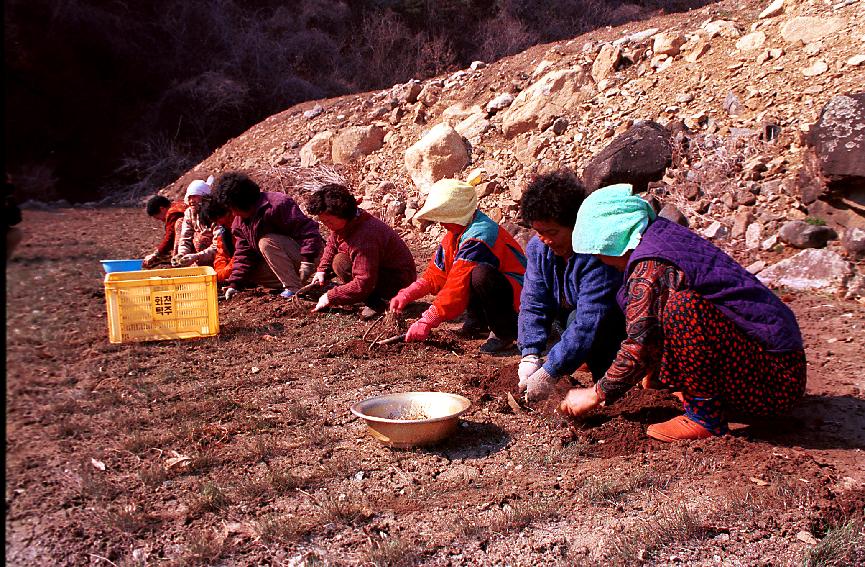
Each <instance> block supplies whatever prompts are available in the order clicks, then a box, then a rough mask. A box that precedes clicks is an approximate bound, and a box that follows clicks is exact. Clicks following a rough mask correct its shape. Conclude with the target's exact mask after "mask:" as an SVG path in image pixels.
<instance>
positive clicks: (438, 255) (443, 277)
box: [421, 211, 526, 320]
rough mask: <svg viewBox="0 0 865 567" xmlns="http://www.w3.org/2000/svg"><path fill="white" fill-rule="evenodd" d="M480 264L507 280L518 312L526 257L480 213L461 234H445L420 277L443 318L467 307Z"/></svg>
mask: <svg viewBox="0 0 865 567" xmlns="http://www.w3.org/2000/svg"><path fill="white" fill-rule="evenodd" d="M477 264H489V265H490V266H493V267H495V268H497V269H498V270H499V271H500V272H501V273H502V274H503V275H504V276H505V277H506V278H507V279H508V281H509V282H510V284H511V288H512V289H513V298H514V301H513V307H514V311H519V308H520V292H521V291H522V289H523V274H525V272H526V256H525V254H523V249H522V247H521V246H520V245H519V243H518V242H517V241H516V240H514V237H513V236H511V235H510V233H509V232H508V231H506V230H505V229H504V228H502V227H501V226H499V225H498V224H497V223H496V222H495V221H494V220H492V219H491V218H490V217H488V216H487V215H485V214H483V213H482V212H480V211H477V212H475V216H474V217H473V218H472V220H471V222H470V223H469V224H468V226H466V228H465V229H464V230H463V231H462V232H461V233H458V234H457V233H453V232H450V231H448V233H447V234H445V236H444V238H442V241H441V243H440V244H439V246H438V248H437V249H436V252H435V255H433V257H432V259H431V260H430V262H429V265H428V266H427V269H426V271H425V272H424V273H423V275H422V276H421V278H422V279H424V280H426V281H427V282H429V284H430V288H431V292H432V293H435V294H436V298H435V301H434V302H433V305H434V306H435V308H436V311H438V314H439V316H440V317H441V318H442V319H444V320H448V319H453V318H455V317H457V316H459V315H460V314H461V313H462V312H463V311H465V310H466V307H468V304H469V284H470V281H471V279H470V278H471V273H472V269H474V267H475V266H476V265H477Z"/></svg>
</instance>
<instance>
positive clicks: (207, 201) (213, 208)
mask: <svg viewBox="0 0 865 567" xmlns="http://www.w3.org/2000/svg"><path fill="white" fill-rule="evenodd" d="M226 214H228V207H226V206H225V205H223V204H222V203H220V202H219V201H217V200H216V199H214V198H213V196H212V195H206V196H205V197H204V198H203V199H201V204H200V205H199V206H198V220H199V221H201V224H203V225H205V226H209V225H211V224H213V223H215V222H216V220H217V219H220V218H222V217H224V216H225V215H226Z"/></svg>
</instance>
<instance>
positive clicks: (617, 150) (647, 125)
mask: <svg viewBox="0 0 865 567" xmlns="http://www.w3.org/2000/svg"><path fill="white" fill-rule="evenodd" d="M672 155H673V149H672V146H671V145H670V132H669V130H667V129H666V128H664V127H663V126H661V125H660V124H658V123H657V122H652V121H645V122H637V123H635V124H634V125H633V126H631V127H630V128H629V129H628V130H626V131H625V132H624V133H622V134H621V135H620V136H619V137H617V138H615V139H614V140H613V141H612V142H610V144H609V145H608V146H607V147H606V148H604V149H603V150H601V151H600V152H598V154H597V155H596V156H595V157H593V158H592V159H591V160H590V161H589V163H588V164H586V166H585V167H584V168H583V183H584V185H585V186H586V190H587V191H589V192H592V191H594V190H596V189H599V188H601V187H605V186H607V185H612V184H614V183H630V184H631V185H633V186H634V191H645V190H646V188H647V186H648V184H649V182H651V181H658V180H660V179H661V178H662V177H663V176H664V171H665V170H666V169H667V167H668V166H669V165H670V162H671V160H672Z"/></svg>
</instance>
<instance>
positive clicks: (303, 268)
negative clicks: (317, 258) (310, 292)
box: [298, 262, 315, 284]
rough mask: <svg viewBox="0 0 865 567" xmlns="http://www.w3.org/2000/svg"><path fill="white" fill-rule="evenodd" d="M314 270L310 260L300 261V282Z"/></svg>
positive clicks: (306, 278) (307, 277)
mask: <svg viewBox="0 0 865 567" xmlns="http://www.w3.org/2000/svg"><path fill="white" fill-rule="evenodd" d="M314 271H315V264H313V263H312V262H301V263H300V271H299V272H298V275H299V276H300V283H301V284H303V283H304V282H305V281H306V280H308V279H309V276H311V275H312V273H313V272H314Z"/></svg>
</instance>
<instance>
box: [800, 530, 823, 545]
mask: <svg viewBox="0 0 865 567" xmlns="http://www.w3.org/2000/svg"><path fill="white" fill-rule="evenodd" d="M796 539H798V540H799V541H801V542H803V543H807V544H808V545H817V544H818V543H820V542H819V541H817V539H816V538H815V537H814V536H812V535H811V532H806V531H805V530H802V531H801V532H799V533H797V534H796Z"/></svg>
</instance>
